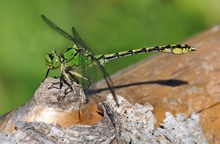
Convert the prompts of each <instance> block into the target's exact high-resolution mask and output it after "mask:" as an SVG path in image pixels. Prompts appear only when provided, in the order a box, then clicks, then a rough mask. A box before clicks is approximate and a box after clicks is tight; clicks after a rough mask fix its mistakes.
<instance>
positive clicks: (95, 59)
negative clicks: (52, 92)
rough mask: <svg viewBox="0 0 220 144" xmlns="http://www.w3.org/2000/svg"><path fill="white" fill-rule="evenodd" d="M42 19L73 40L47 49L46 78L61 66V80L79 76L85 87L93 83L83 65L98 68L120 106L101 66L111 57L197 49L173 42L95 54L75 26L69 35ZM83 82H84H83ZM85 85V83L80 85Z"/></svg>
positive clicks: (180, 52)
mask: <svg viewBox="0 0 220 144" xmlns="http://www.w3.org/2000/svg"><path fill="white" fill-rule="evenodd" d="M41 17H42V19H43V20H44V22H45V23H46V24H47V25H48V26H49V27H51V28H52V29H53V30H55V31H56V32H58V33H59V34H61V35H62V36H64V37H65V38H67V39H68V40H70V41H72V42H73V43H74V44H73V45H72V46H70V47H69V48H66V49H65V50H64V51H63V52H61V53H59V54H58V53H57V52H56V50H52V51H50V52H49V53H48V54H47V55H46V57H45V61H46V66H47V69H48V70H47V72H46V77H48V74H49V71H50V70H55V69H58V68H60V69H61V74H60V78H61V81H62V82H63V81H64V80H63V79H67V80H69V81H71V82H77V83H79V79H81V80H83V81H87V82H88V83H89V84H88V87H89V86H90V85H91V83H92V79H91V78H90V77H88V76H85V75H84V73H85V71H86V68H88V67H98V68H99V70H100V71H101V73H102V75H103V77H104V79H105V82H106V84H107V86H108V88H109V90H110V92H111V94H112V96H113V98H114V101H115V102H116V104H117V106H119V104H118V101H117V97H116V93H115V91H114V85H113V82H112V80H111V78H110V76H109V74H108V73H107V71H106V70H105V68H104V65H105V64H106V63H107V62H109V61H110V60H113V59H117V58H122V57H126V56H132V55H137V54H144V53H151V52H164V53H171V54H177V55H180V54H186V53H189V52H191V51H195V50H196V48H195V47H194V46H191V45H188V44H173V45H164V46H153V47H144V48H139V49H133V50H127V51H122V52H115V53H111V54H99V55H95V54H94V53H93V52H92V51H91V49H90V48H89V47H88V46H87V45H86V43H85V42H84V41H83V40H82V38H81V37H80V35H79V33H78V32H77V31H76V29H75V28H74V27H72V34H73V35H70V34H68V33H67V32H66V31H64V30H62V29H61V28H59V27H58V26H57V25H56V24H54V23H53V22H52V21H51V20H49V19H48V18H47V17H45V16H44V15H42V16H41ZM77 70H82V73H79V72H77ZM82 85H83V84H82ZM83 87H84V86H83Z"/></svg>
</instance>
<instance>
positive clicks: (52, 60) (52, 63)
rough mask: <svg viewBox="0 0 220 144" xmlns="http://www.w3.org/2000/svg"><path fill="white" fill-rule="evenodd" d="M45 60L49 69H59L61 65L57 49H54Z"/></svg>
mask: <svg viewBox="0 0 220 144" xmlns="http://www.w3.org/2000/svg"><path fill="white" fill-rule="evenodd" d="M45 61H46V66H47V68H48V69H50V70H51V69H57V68H59V67H60V65H61V62H60V58H59V56H58V55H57V53H56V51H55V50H53V51H51V52H49V53H48V54H47V55H46V57H45Z"/></svg>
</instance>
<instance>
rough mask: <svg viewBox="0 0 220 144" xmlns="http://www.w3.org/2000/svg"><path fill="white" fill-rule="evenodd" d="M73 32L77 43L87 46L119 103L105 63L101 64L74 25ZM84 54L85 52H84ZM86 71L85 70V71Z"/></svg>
mask: <svg viewBox="0 0 220 144" xmlns="http://www.w3.org/2000/svg"><path fill="white" fill-rule="evenodd" d="M72 33H73V36H74V37H75V38H76V40H77V41H78V42H77V43H79V45H80V46H81V47H83V48H85V51H86V52H88V56H89V57H90V58H91V59H92V61H94V62H95V63H96V65H98V67H99V70H100V71H101V73H102V75H103V77H104V79H105V81H106V83H107V85H108V87H109V90H110V92H111V94H112V95H113V97H114V99H115V101H116V103H117V98H116V94H115V91H114V84H113V82H112V79H111V78H110V76H109V74H108V73H107V71H106V70H105V68H104V67H103V65H101V63H100V62H99V61H98V60H97V59H96V57H95V55H94V53H93V52H92V51H91V49H90V48H89V47H88V46H87V45H86V43H85V42H84V41H83V40H82V38H81V37H80V35H79V33H78V32H77V31H76V29H75V28H74V27H72ZM82 55H83V54H82ZM83 73H84V72H83ZM117 105H118V103H117Z"/></svg>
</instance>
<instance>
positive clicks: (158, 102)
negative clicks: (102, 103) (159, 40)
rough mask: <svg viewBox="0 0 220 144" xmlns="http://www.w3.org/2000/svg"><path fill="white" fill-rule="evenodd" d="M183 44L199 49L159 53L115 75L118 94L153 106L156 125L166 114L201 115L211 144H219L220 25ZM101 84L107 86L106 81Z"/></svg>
mask: <svg viewBox="0 0 220 144" xmlns="http://www.w3.org/2000/svg"><path fill="white" fill-rule="evenodd" d="M183 43H187V44H189V45H193V46H195V47H196V48H197V50H196V51H195V52H191V53H189V54H184V55H171V54H159V55H156V56H154V57H152V58H151V59H146V60H144V61H142V62H140V63H137V64H135V65H133V66H131V67H129V68H126V69H125V70H122V71H120V72H119V73H117V74H115V75H114V76H112V79H113V82H114V84H115V87H116V93H117V94H119V95H121V96H123V97H125V98H126V99H127V100H129V101H130V102H131V103H135V102H137V103H140V104H144V103H146V102H148V103H150V104H151V105H152V106H153V107H154V111H153V113H154V115H155V116H156V119H157V126H158V125H159V123H161V122H162V120H163V119H164V115H165V112H167V111H168V112H171V113H172V114H174V115H175V114H177V113H184V114H186V115H187V116H190V115H191V114H192V113H199V115H200V122H201V125H202V128H203V130H204V133H205V135H206V138H207V139H208V141H209V143H220V112H219V111H220V104H219V101H220V26H215V27H213V28H211V29H209V30H207V31H205V32H202V33H199V34H197V35H195V36H193V37H192V38H190V39H188V40H187V41H185V42H183ZM98 85H99V87H105V86H104V85H105V84H103V82H100V83H99V84H98ZM103 93H109V92H108V91H103Z"/></svg>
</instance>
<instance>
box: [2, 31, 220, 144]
mask: <svg viewBox="0 0 220 144" xmlns="http://www.w3.org/2000/svg"><path fill="white" fill-rule="evenodd" d="M219 38H220V27H214V28H212V29H210V30H208V31H206V32H204V33H201V34H199V35H197V36H195V37H193V38H191V39H189V40H187V41H186V42H185V43H187V44H190V45H194V46H195V47H196V48H197V51H196V52H193V53H189V54H186V55H178V56H176V55H169V54H159V55H157V56H155V57H153V58H151V59H148V60H144V61H142V62H140V63H138V64H135V65H134V66H131V67H129V68H127V69H126V70H122V71H120V72H119V73H117V74H116V75H114V76H113V77H112V78H113V81H114V84H115V89H116V93H117V94H120V95H121V96H123V97H124V98H125V99H124V98H122V97H119V101H120V107H116V105H115V103H114V101H113V99H112V98H111V96H109V98H108V100H107V101H106V102H104V103H103V104H101V106H99V110H97V109H96V106H97V105H96V103H95V102H94V101H93V100H90V103H89V104H84V103H85V101H86V100H85V96H84V95H83V93H82V91H81V89H80V86H78V85H73V86H72V87H71V88H72V89H73V90H74V91H73V92H74V93H72V92H70V93H68V94H67V96H64V93H65V92H68V91H66V90H67V88H68V86H64V87H63V89H61V90H60V89H58V88H56V87H52V89H48V87H50V86H51V85H52V83H54V82H58V81H59V80H56V79H47V80H48V81H47V80H46V81H45V82H44V83H42V85H41V87H40V88H39V89H38V90H37V91H36V93H35V95H34V96H33V98H32V99H31V100H30V101H29V102H28V103H26V104H25V105H23V106H21V107H20V108H18V109H17V110H14V111H12V112H10V113H8V114H5V115H3V116H2V117H0V130H1V132H2V133H1V135H0V141H1V142H4V141H7V140H11V141H10V142H11V143H14V142H22V143H39V142H41V143H111V142H112V141H113V140H114V142H116V143H130V142H131V143H139V142H145V143H147V142H148V143H151V142H158V143H165V142H167V143H180V142H183V143H189V142H197V143H202V142H203V143H206V139H205V137H204V135H203V131H204V133H205V135H206V137H207V139H208V142H210V143H217V142H218V141H219V138H220V135H219V128H218V125H219V122H220V119H219V114H218V111H217V110H218V107H219V106H220V105H218V104H219V98H220V91H219V86H220V85H219V83H220V78H219V77H218V74H219V68H220V64H219V61H220V57H218V52H219V51H220V49H219V48H218V47H219V46H220V41H219V40H218V39H219ZM98 85H99V89H98V90H99V91H100V92H101V93H100V94H97V95H103V96H104V95H107V94H106V93H109V92H108V91H105V90H106V86H105V84H104V83H103V82H100V83H98ZM39 91H40V92H39ZM127 100H128V101H127ZM136 103H139V104H136ZM140 104H142V105H140ZM31 107H32V108H31ZM152 110H153V111H152ZM215 111H216V112H215ZM167 112H170V113H167ZM171 113H172V114H171ZM179 113H184V114H185V115H186V116H187V117H186V116H183V115H181V114H179ZM193 113H198V114H199V116H200V119H201V124H202V128H201V126H200V124H199V123H200V122H199V118H198V115H195V114H193ZM176 114H177V116H176V117H174V116H172V115H176ZM164 117H165V119H164ZM156 121H157V123H156ZM155 123H156V126H155ZM202 129H203V130H202ZM90 134H91V135H90ZM65 135H66V137H65ZM13 138H14V139H13Z"/></svg>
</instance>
